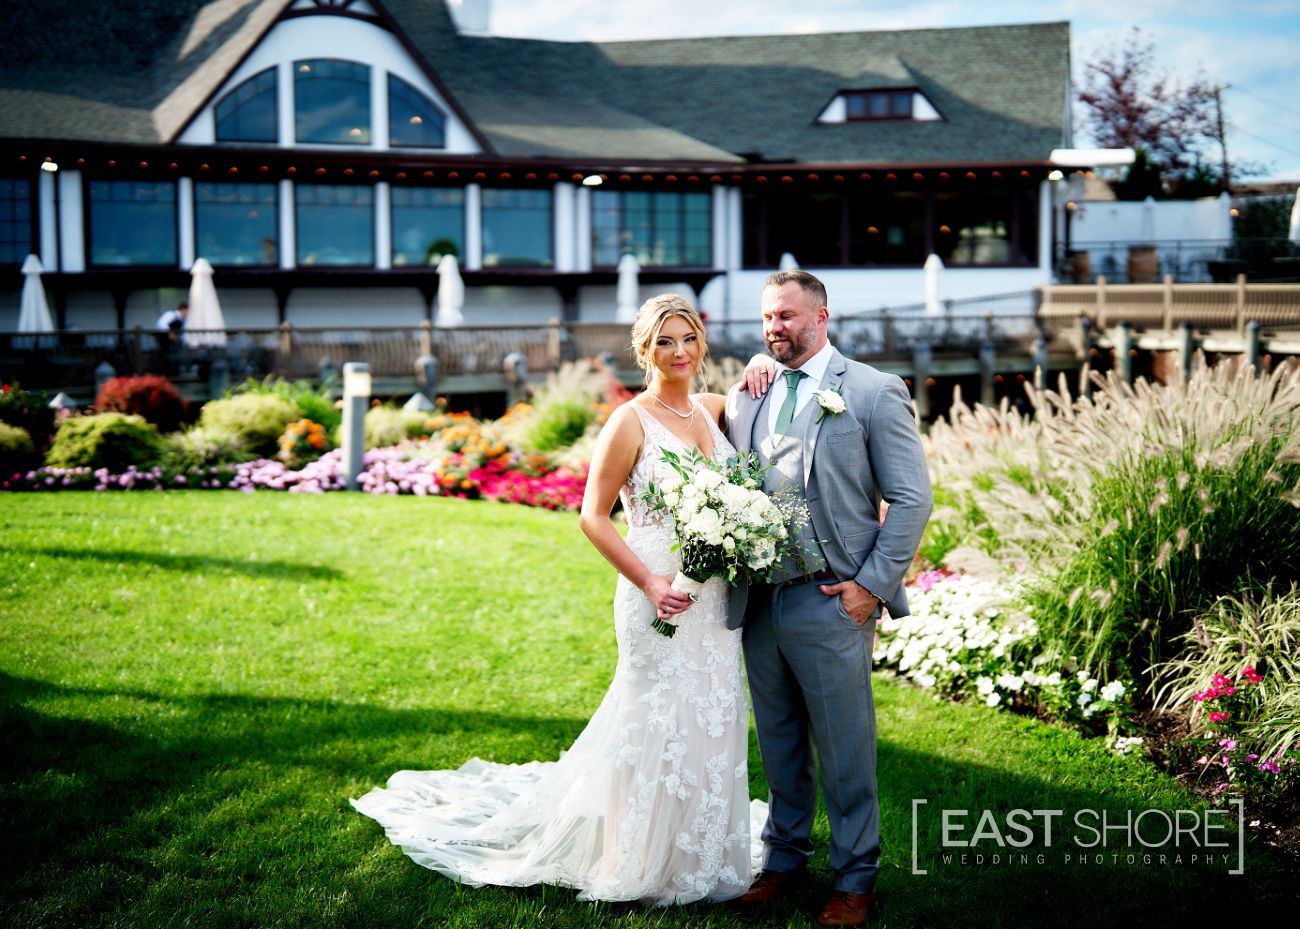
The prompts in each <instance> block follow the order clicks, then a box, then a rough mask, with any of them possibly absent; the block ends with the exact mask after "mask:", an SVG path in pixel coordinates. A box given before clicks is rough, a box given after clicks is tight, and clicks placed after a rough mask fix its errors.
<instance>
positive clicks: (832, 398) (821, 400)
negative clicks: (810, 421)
mask: <svg viewBox="0 0 1300 929" xmlns="http://www.w3.org/2000/svg"><path fill="white" fill-rule="evenodd" d="M813 397H814V399H816V401H817V405H818V406H820V407H821V408H822V409H823V410H825V411H826V412H827V413H843V412H844V411H845V410H846V409H848V407H846V406H845V405H844V398H843V397H841V396H840V395H839V392H838V391H834V390H818V391H815V392H814V393H813Z"/></svg>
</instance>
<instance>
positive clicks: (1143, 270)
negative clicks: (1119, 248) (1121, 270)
mask: <svg viewBox="0 0 1300 929" xmlns="http://www.w3.org/2000/svg"><path fill="white" fill-rule="evenodd" d="M1158 280H1160V259H1159V257H1158V256H1157V255H1156V250H1155V249H1154V248H1130V249H1129V250H1128V282H1129V283H1130V284H1154V283H1155V282H1156V281H1158Z"/></svg>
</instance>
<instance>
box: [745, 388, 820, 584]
mask: <svg viewBox="0 0 1300 929" xmlns="http://www.w3.org/2000/svg"><path fill="white" fill-rule="evenodd" d="M773 393H775V391H771V390H769V391H768V392H767V394H766V396H764V397H763V402H762V403H761V404H760V405H759V408H758V415H757V416H756V417H754V431H753V435H752V439H753V441H752V444H751V447H752V448H753V449H754V451H755V452H757V453H758V459H759V461H760V462H762V463H763V464H764V465H771V467H770V468H769V469H768V471H767V474H766V476H765V477H764V478H763V490H764V492H765V493H769V494H770V493H775V492H776V491H778V490H785V489H787V488H792V489H793V490H794V492H795V494H796V495H797V496H798V498H799V499H800V500H803V501H804V502H805V503H807V500H806V499H805V497H804V486H803V464H804V460H803V450H804V441H805V439H806V438H807V435H808V430H809V429H811V428H812V425H813V420H814V419H815V418H816V416H817V410H818V406H817V403H816V402H815V401H813V400H809V401H808V402H807V403H806V404H804V408H803V410H802V411H800V413H799V415H798V416H796V417H795V418H794V419H793V420H792V421H791V423H790V428H789V430H788V431H787V432H786V434H785V435H783V436H782V437H781V438H780V439H779V440H778V439H776V438H775V437H774V436H773V435H772V430H771V429H770V428H769V427H768V418H769V417H768V404H769V403H770V401H771V397H772V394H773ZM795 538H796V539H797V540H798V542H799V546H800V548H801V549H802V550H803V552H804V554H805V555H806V557H807V559H808V564H807V566H806V567H802V568H801V567H800V566H799V564H798V563H797V562H796V561H795V560H794V559H793V558H788V559H786V560H785V561H783V562H782V563H781V564H780V566H779V567H778V568H777V570H776V572H775V573H774V574H773V575H772V581H773V583H779V582H781V581H786V580H789V579H790V578H793V577H798V576H799V575H801V574H805V573H809V572H812V571H819V570H821V569H822V568H824V567H825V566H826V556H825V555H824V554H822V547H821V544H820V543H819V542H818V541H817V533H816V531H815V530H814V529H813V524H812V521H811V520H809V521H808V522H807V523H805V524H804V525H803V526H802V527H801V528H800V529H798V530H797V531H796V532H795Z"/></svg>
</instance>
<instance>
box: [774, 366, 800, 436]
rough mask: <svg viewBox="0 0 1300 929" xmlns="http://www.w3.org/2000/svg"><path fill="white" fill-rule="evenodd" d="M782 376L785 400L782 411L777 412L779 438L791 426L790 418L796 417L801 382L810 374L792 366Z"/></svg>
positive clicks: (782, 403)
mask: <svg viewBox="0 0 1300 929" xmlns="http://www.w3.org/2000/svg"><path fill="white" fill-rule="evenodd" d="M782 376H783V377H784V378H785V400H783V401H782V402H781V411H780V412H779V413H777V414H776V437H777V438H778V439H779V438H781V436H783V435H785V433H786V430H787V429H789V428H790V420H792V419H794V404H795V401H796V400H798V399H799V382H800V381H801V380H803V379H804V378H805V377H807V376H808V375H807V374H805V373H804V372H802V371H800V370H799V369H798V368H792V369H791V370H789V371H786V372H785V374H784V375H782Z"/></svg>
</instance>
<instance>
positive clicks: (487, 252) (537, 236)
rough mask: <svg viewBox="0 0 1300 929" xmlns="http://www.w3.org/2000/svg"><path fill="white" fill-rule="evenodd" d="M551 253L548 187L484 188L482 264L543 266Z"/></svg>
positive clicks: (488, 265)
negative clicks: (527, 188) (528, 188)
mask: <svg viewBox="0 0 1300 929" xmlns="http://www.w3.org/2000/svg"><path fill="white" fill-rule="evenodd" d="M553 262H554V258H553V256H552V252H551V192H550V191H549V190H496V189H492V188H489V189H487V190H484V191H483V266H484V267H487V268H492V267H507V266H512V265H513V266H534V267H539V266H545V265H550V264H552V263H553Z"/></svg>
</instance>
